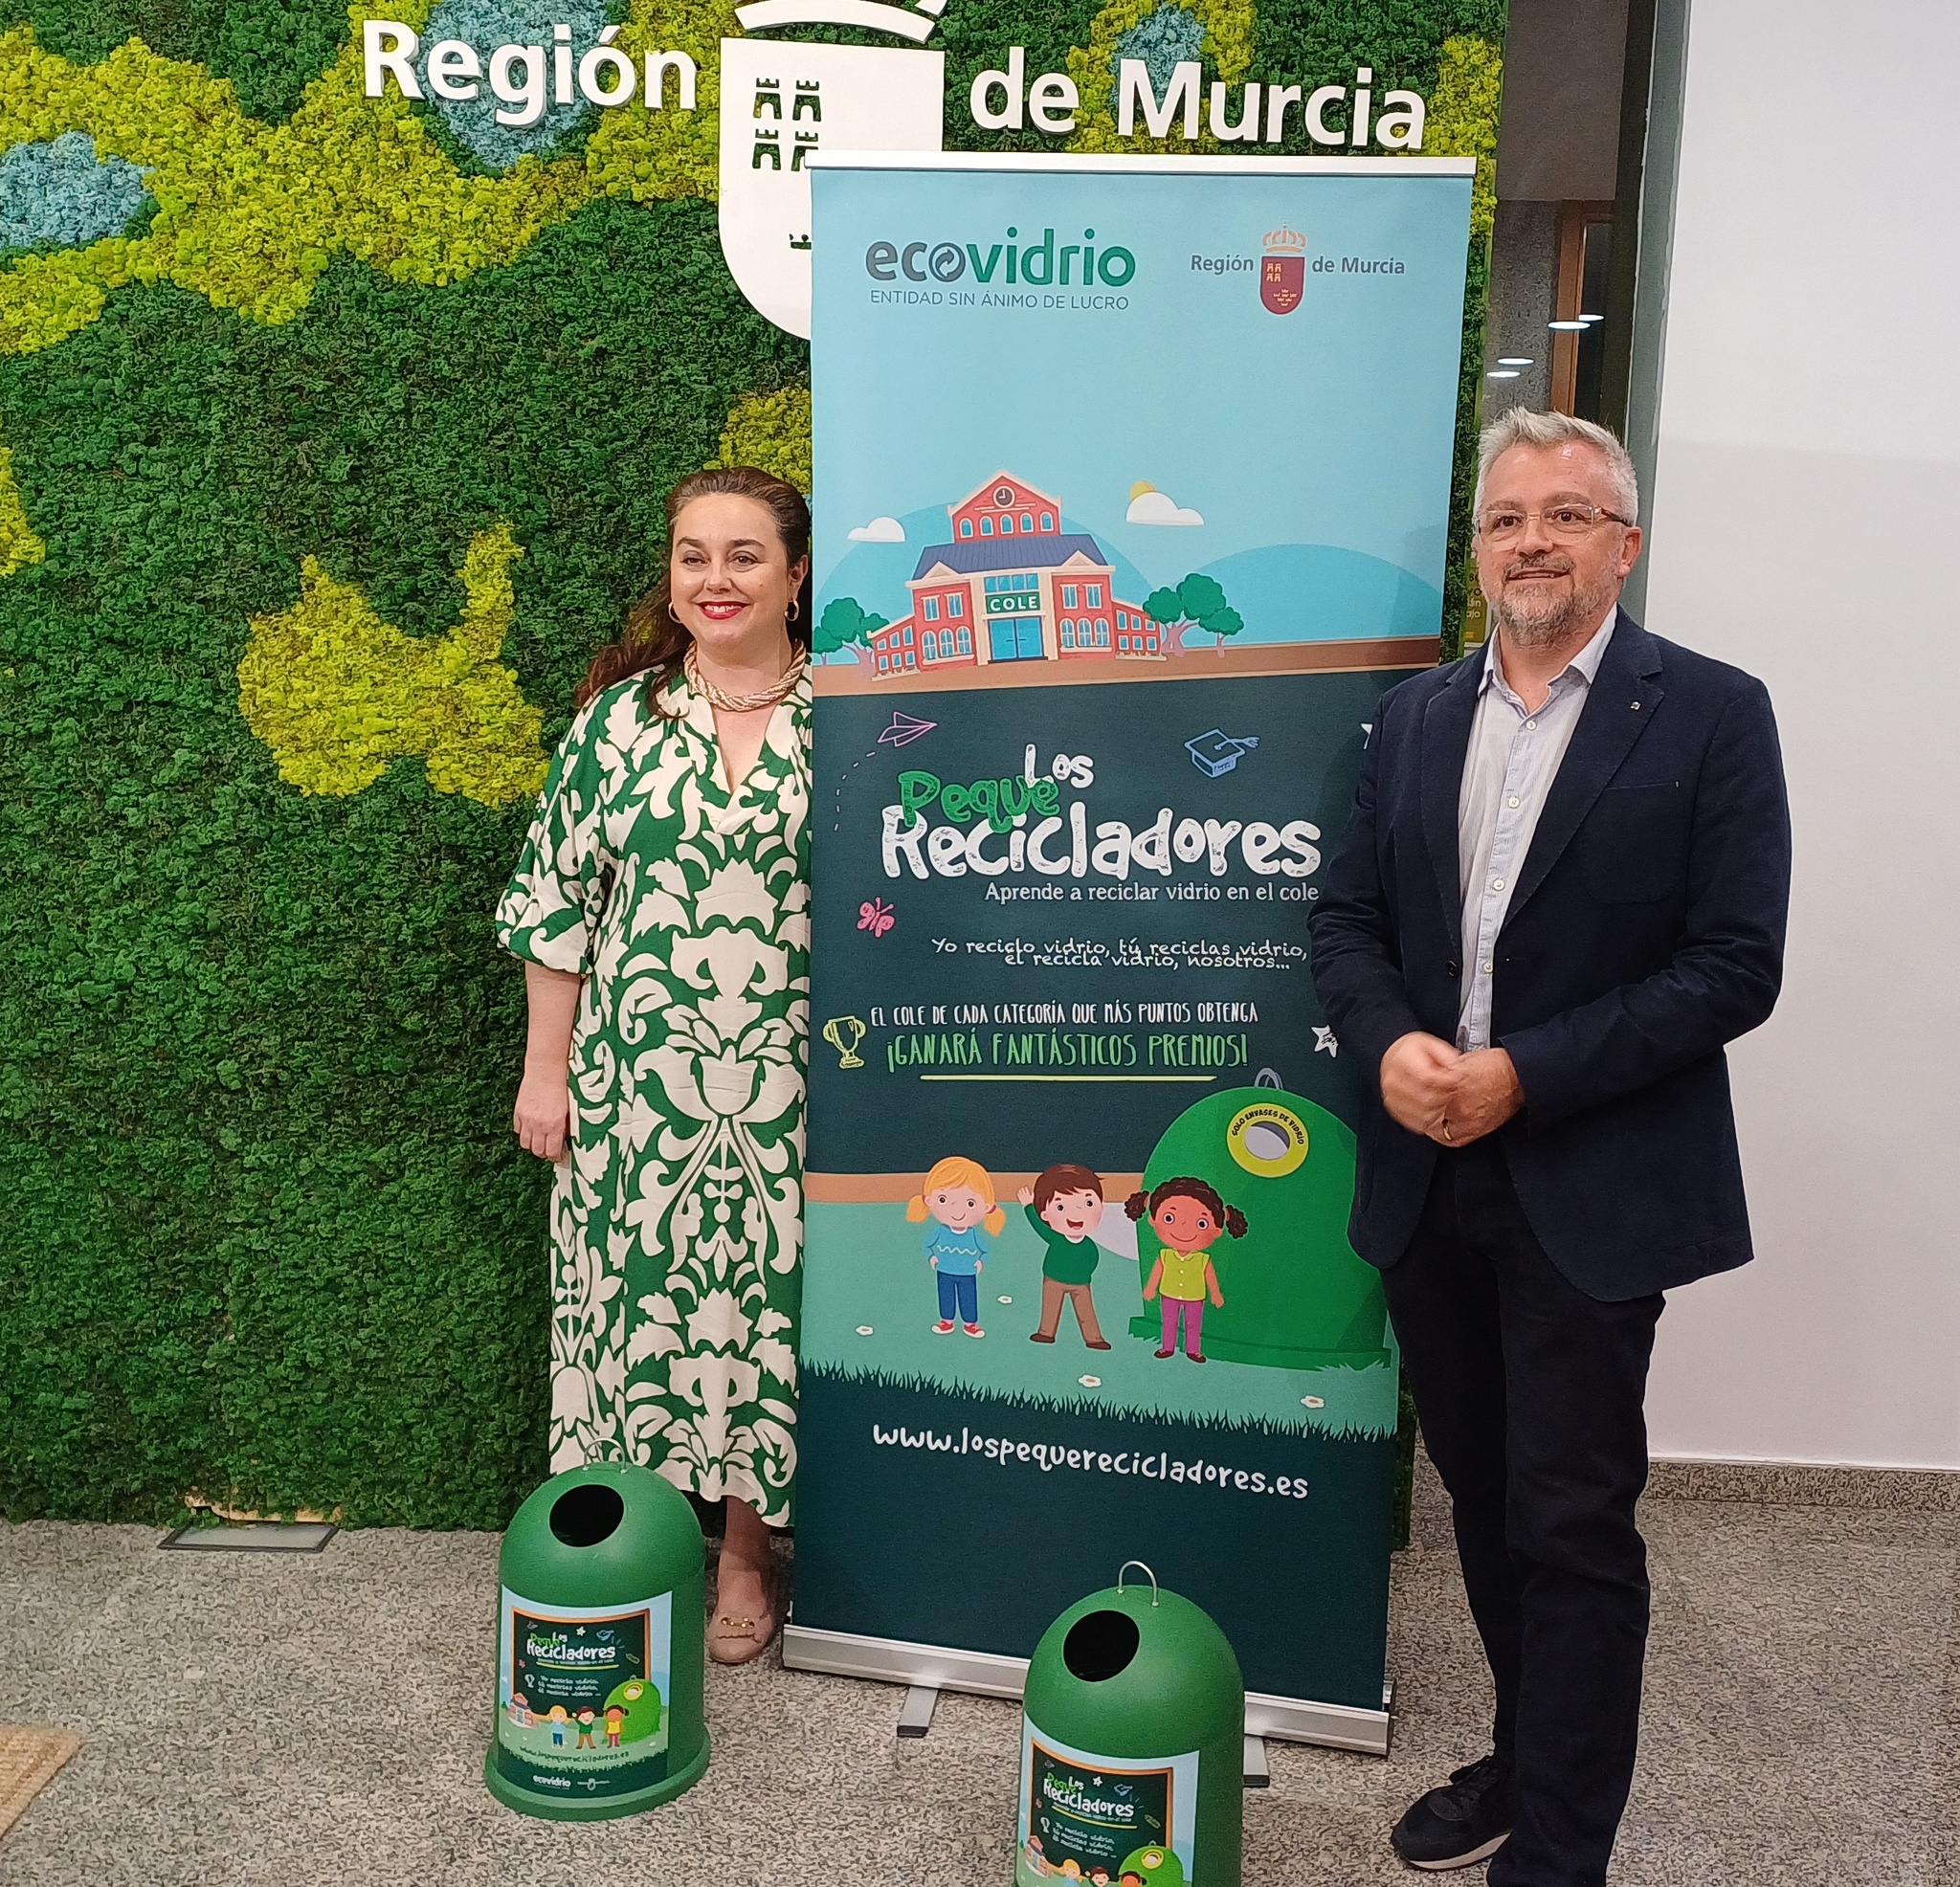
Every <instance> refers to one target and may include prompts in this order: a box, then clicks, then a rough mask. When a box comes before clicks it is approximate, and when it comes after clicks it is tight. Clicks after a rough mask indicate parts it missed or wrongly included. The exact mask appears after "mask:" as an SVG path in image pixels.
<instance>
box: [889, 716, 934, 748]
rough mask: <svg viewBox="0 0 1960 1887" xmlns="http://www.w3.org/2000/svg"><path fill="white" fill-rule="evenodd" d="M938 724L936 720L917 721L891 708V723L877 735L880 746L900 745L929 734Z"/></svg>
mask: <svg viewBox="0 0 1960 1887" xmlns="http://www.w3.org/2000/svg"><path fill="white" fill-rule="evenodd" d="M938 725H939V722H938V721H918V720H915V719H914V718H913V717H912V716H911V715H909V714H901V713H900V712H899V711H898V710H897V709H896V708H894V709H893V710H892V724H891V725H890V726H889V727H887V728H886V729H885V730H884V732H883V733H882V734H880V736H879V737H878V744H879V745H880V746H881V747H902V746H906V745H908V744H910V743H911V742H913V741H916V740H917V739H918V738H919V737H920V735H922V734H929V733H931V732H932V730H933V729H934V728H935V727H937V726H938Z"/></svg>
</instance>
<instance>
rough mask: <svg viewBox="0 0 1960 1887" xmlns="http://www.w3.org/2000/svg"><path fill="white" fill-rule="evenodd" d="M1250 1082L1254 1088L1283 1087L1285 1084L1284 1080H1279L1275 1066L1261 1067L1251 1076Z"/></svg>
mask: <svg viewBox="0 0 1960 1887" xmlns="http://www.w3.org/2000/svg"><path fill="white" fill-rule="evenodd" d="M1252 1084H1253V1086H1254V1087H1256V1088H1283V1087H1285V1085H1286V1083H1285V1082H1284V1081H1282V1080H1281V1078H1280V1071H1279V1070H1278V1069H1277V1068H1261V1069H1260V1070H1259V1072H1258V1074H1257V1075H1255V1076H1254V1077H1253V1082H1252Z"/></svg>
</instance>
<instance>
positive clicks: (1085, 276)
mask: <svg viewBox="0 0 1960 1887" xmlns="http://www.w3.org/2000/svg"><path fill="white" fill-rule="evenodd" d="M1301 240H1302V241H1303V242H1304V241H1305V238H1304V237H1302V238H1301ZM1136 272H1137V258H1136V257H1135V255H1132V254H1131V253H1130V252H1129V251H1128V250H1127V249H1125V248H1124V247H1123V246H1122V245H1121V244H1120V243H1106V244H1104V245H1103V246H1102V247H1100V248H1099V247H1098V246H1097V242H1096V232H1095V231H1094V230H1084V231H1083V232H1082V236H1081V240H1080V242H1064V243H1061V244H1059V245H1058V244H1057V242H1056V240H1055V232H1054V231H1053V230H1052V229H1044V230H1043V231H1042V232H1041V240H1040V241H1039V242H1023V241H1021V240H1020V230H1019V228H1018V227H1017V226H1015V225H1013V224H1010V225H1009V226H1008V231H1007V240H1006V241H1004V242H994V243H990V244H989V245H988V246H987V248H986V249H985V250H983V249H982V248H981V246H980V244H978V243H977V242H968V243H959V242H952V241H948V240H942V241H937V242H934V241H924V242H874V243H873V244H872V245H871V246H870V248H868V249H867V250H866V251H865V252H864V273H865V274H866V275H868V276H869V277H871V278H872V279H873V280H874V281H897V280H898V279H899V278H900V277H901V276H902V277H904V279H905V280H907V281H932V282H938V283H940V284H941V285H942V286H945V285H947V284H950V283H952V282H956V281H963V280H965V279H966V278H967V277H969V276H970V277H971V278H972V279H973V280H974V281H976V282H981V283H988V284H991V283H992V282H993V281H995V280H996V279H998V280H1000V281H1002V282H1004V283H1007V284H1010V285H1025V286H1027V287H1030V288H1089V287H1093V286H1094V285H1095V284H1097V283H1098V282H1100V283H1101V284H1102V285H1103V287H1104V288H1123V287H1125V286H1127V284H1128V283H1129V282H1130V281H1131V280H1132V279H1133V278H1134V277H1135V275H1136Z"/></svg>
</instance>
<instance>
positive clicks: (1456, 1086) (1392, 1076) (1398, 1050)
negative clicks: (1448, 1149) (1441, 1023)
mask: <svg viewBox="0 0 1960 1887" xmlns="http://www.w3.org/2000/svg"><path fill="white" fill-rule="evenodd" d="M1524 1104H1525V1090H1524V1087H1523V1086H1522V1084H1521V1083H1520V1082H1519V1080H1518V1071H1517V1070H1516V1069H1515V1068H1514V1067H1512V1066H1511V1057H1510V1056H1509V1055H1508V1054H1505V1052H1504V1051H1503V1049H1473V1050H1471V1051H1470V1052H1469V1053H1468V1054H1465V1053H1464V1052H1463V1051H1462V1050H1461V1049H1459V1048H1457V1047H1456V1046H1454V1045H1453V1044H1452V1043H1449V1042H1446V1041H1444V1040H1443V1039H1442V1037H1441V1036H1439V1035H1429V1034H1425V1033H1424V1032H1422V1031H1421V1030H1419V1029H1413V1030H1411V1031H1410V1032H1409V1033H1408V1034H1406V1035H1403V1036H1400V1037H1398V1038H1397V1039H1396V1040H1395V1041H1393V1042H1392V1043H1391V1044H1390V1045H1389V1052H1388V1054H1385V1055H1383V1056H1382V1105H1383V1106H1385V1107H1386V1108H1387V1109H1388V1110H1389V1113H1390V1115H1391V1116H1392V1118H1393V1119H1394V1120H1395V1121H1397V1122H1398V1123H1399V1124H1401V1125H1402V1126H1405V1127H1407V1128H1408V1129H1409V1131H1410V1132H1411V1133H1412V1134H1426V1135H1427V1136H1428V1137H1429V1138H1430V1139H1431V1140H1433V1141H1435V1142H1436V1143H1437V1145H1438V1146H1468V1145H1469V1144H1470V1143H1471V1142H1472V1141H1477V1140H1481V1139H1482V1138H1483V1136H1484V1135H1485V1134H1488V1133H1494V1132H1496V1130H1497V1129H1498V1128H1499V1127H1501V1126H1503V1123H1504V1122H1505V1121H1508V1120H1509V1119H1510V1118H1511V1116H1512V1115H1513V1114H1515V1113H1517V1111H1518V1110H1519V1109H1520V1108H1521V1107H1523V1106H1524Z"/></svg>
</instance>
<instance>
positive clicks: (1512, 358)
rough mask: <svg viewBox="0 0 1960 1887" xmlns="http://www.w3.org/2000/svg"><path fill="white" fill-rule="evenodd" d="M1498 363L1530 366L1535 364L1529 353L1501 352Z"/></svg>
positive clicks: (1500, 364) (1499, 364)
mask: <svg viewBox="0 0 1960 1887" xmlns="http://www.w3.org/2000/svg"><path fill="white" fill-rule="evenodd" d="M1497 364H1498V366H1532V365H1533V363H1532V359H1531V356H1530V355H1529V354H1500V355H1499V356H1498V362H1497Z"/></svg>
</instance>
